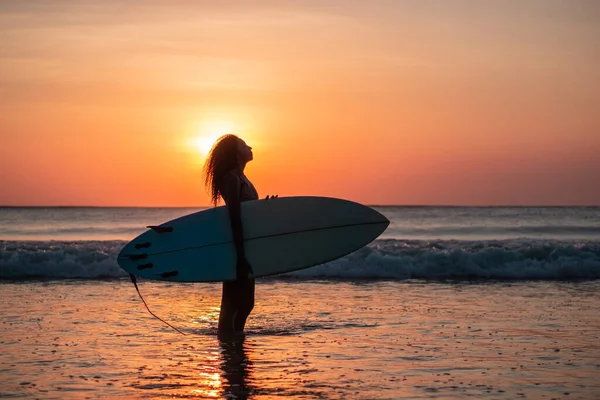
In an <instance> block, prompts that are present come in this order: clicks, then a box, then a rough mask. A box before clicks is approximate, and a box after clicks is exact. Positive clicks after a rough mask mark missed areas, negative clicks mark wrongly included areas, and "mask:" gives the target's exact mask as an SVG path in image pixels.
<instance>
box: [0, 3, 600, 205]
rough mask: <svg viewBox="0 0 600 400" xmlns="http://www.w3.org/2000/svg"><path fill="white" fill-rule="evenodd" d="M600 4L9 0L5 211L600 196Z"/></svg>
mask: <svg viewBox="0 0 600 400" xmlns="http://www.w3.org/2000/svg"><path fill="white" fill-rule="evenodd" d="M599 42H600V4H599V3H598V2H597V1H595V0H589V1H577V0H573V1H556V0H539V1H534V0H514V1H508V0H503V1H497V0H489V1H478V0H470V1H466V0H453V1H449V0H448V1H446V0H438V1H433V0H413V1H403V0H397V1H394V0H390V1H383V0H374V1H350V0H331V1H321V0H317V1H309V0H307V1H280V0H271V1H250V0H248V1H247V0H244V1H168V2H167V1H155V0H145V1H138V0H136V1H127V0H125V1H110V0H82V1H71V0H68V1H63V0H53V1H35V0H32V1H23V2H20V1H19V2H17V1H12V0H0V205H9V206H26V205H49V206H53V205H89V206H169V207H170V206H190V207H195V206H206V205H208V204H209V196H208V194H207V192H206V189H205V188H204V181H203V177H202V166H203V163H204V157H205V155H206V152H207V150H208V149H209V148H210V145H211V143H212V142H214V140H215V139H216V138H217V137H218V136H219V135H221V134H224V133H235V134H237V135H239V136H240V137H242V138H243V139H244V140H245V141H246V142H247V143H248V144H249V145H250V146H252V147H253V150H254V161H252V162H251V163H249V164H248V166H247V168H246V174H247V176H248V177H249V178H250V180H251V181H252V182H253V183H254V184H255V186H256V187H257V189H258V191H259V193H260V194H261V197H264V196H266V195H267V194H278V195H279V196H296V195H316V196H331V197H339V198H345V199H349V200H353V201H358V202H361V203H364V204H371V205H384V204H385V205H391V204H399V205H600V156H599V155H598V154H600V74H599V73H598V71H600V43H599Z"/></svg>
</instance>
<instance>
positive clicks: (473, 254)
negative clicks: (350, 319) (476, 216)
mask: <svg viewBox="0 0 600 400" xmlns="http://www.w3.org/2000/svg"><path fill="white" fill-rule="evenodd" d="M125 243H126V242H125V241H0V279H4V280H23V279H106V278H121V277H126V276H127V273H126V272H125V271H123V270H121V269H120V268H119V266H118V264H117V261H116V257H117V254H118V252H119V251H120V249H121V248H122V247H123V246H124V245H125ZM286 276H288V277H295V278H298V279H314V278H334V279H340V278H341V279H395V280H402V279H436V280H438V279H521V280H530V279H531V280H535V279H542V280H543V279H561V280H577V279H600V243H599V242H564V241H563V242H561V241H542V240H529V239H518V240H497V241H454V240H453V241H447V240H446V241H443V240H437V241H423V240H394V239H390V240H377V241H375V242H373V243H372V244H370V245H368V246H366V247H364V248H362V249H360V250H358V251H356V252H354V253H352V254H350V255H347V256H345V257H342V258H340V259H338V260H335V261H332V262H329V263H327V264H323V265H319V266H316V267H313V268H308V269H305V270H301V271H296V272H292V273H289V274H286Z"/></svg>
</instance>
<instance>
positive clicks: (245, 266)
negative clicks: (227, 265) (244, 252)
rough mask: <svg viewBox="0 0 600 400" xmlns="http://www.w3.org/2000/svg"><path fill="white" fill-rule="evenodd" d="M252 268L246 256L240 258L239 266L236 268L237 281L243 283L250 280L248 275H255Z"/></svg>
mask: <svg viewBox="0 0 600 400" xmlns="http://www.w3.org/2000/svg"><path fill="white" fill-rule="evenodd" d="M253 273H254V271H253V270H252V266H251V265H250V263H249V262H248V260H247V259H246V257H245V256H242V257H238V261H237V264H236V266H235V279H236V280H238V281H243V280H246V279H248V274H253Z"/></svg>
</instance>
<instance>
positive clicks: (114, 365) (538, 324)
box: [0, 280, 600, 399]
mask: <svg viewBox="0 0 600 400" xmlns="http://www.w3.org/2000/svg"><path fill="white" fill-rule="evenodd" d="M140 289H141V291H142V294H143V295H144V297H145V299H146V301H147V302H148V304H149V305H150V308H151V309H152V311H154V312H155V313H156V314H158V315H159V316H161V317H163V318H164V319H166V320H167V321H169V322H171V323H172V324H174V325H175V326H177V327H178V328H180V329H182V330H183V331H184V332H185V333H186V335H185V336H183V335H180V334H178V333H177V332H175V331H174V330H172V329H170V328H169V327H167V326H165V325H163V324H162V323H161V322H160V321H158V320H156V319H154V318H153V317H151V316H150V315H149V314H148V313H147V312H146V310H145V309H144V307H143V304H142V303H141V301H140V300H139V298H138V297H137V294H136V292H135V289H134V288H133V286H132V285H131V283H130V282H128V281H126V280H113V281H68V280H67V281H64V280H63V281H52V282H23V283H14V282H13V283H3V284H0V293H1V297H2V301H1V302H0V316H1V317H0V318H1V324H0V338H1V339H0V342H1V343H0V345H1V346H2V351H1V352H0V395H1V397H3V398H42V399H71V398H72V399H80V398H103V399H104V398H270V397H276V396H285V397H288V398H297V399H307V398H348V399H375V398H384V399H396V398H436V399H441V398H444V399H447V398H456V399H459V398H489V399H513V398H536V399H551V398H565V397H567V396H568V398H580V399H590V398H596V397H598V396H600V383H599V382H598V381H597V376H599V374H600V341H599V340H598V339H599V337H600V318H598V314H597V310H598V308H599V306H600V290H599V289H600V282H597V281H592V282H581V283H568V282H515V283H506V282H488V283H467V282H465V283H425V282H419V281H404V282H393V281H364V282H361V281H357V282H349V281H296V280H289V281H286V280H263V281H259V282H258V284H257V304H256V308H255V310H254V312H253V314H252V315H251V317H250V319H249V323H248V326H247V328H248V329H247V335H246V337H245V338H244V339H243V340H242V339H239V338H238V339H231V340H227V341H219V340H217V338H216V336H215V330H216V323H217V317H218V306H219V299H220V285H218V284H177V285H175V284H168V283H157V282H142V283H141V285H140Z"/></svg>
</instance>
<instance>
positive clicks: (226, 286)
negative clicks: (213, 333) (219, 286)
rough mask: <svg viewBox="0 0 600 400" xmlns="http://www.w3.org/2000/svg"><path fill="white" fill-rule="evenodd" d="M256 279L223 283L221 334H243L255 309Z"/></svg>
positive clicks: (219, 329) (220, 318)
mask: <svg viewBox="0 0 600 400" xmlns="http://www.w3.org/2000/svg"><path fill="white" fill-rule="evenodd" d="M254 287H255V284H254V279H248V280H245V281H242V282H238V281H233V282H223V295H222V297H221V313H220V314H219V327H218V331H219V334H220V335H221V334H227V333H241V332H243V331H244V326H245V325H246V319H247V318H248V315H250V312H251V311H252V309H253V308H254Z"/></svg>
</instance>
